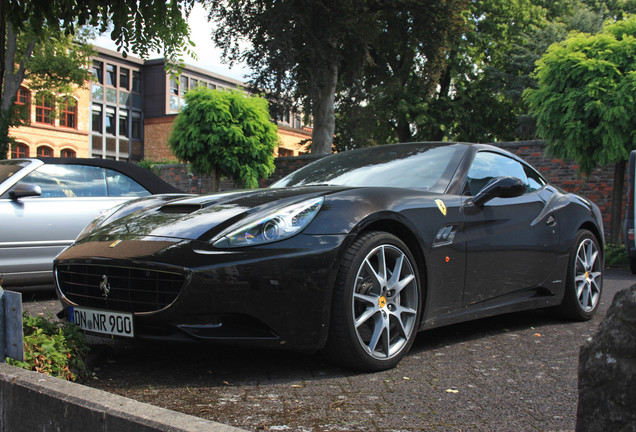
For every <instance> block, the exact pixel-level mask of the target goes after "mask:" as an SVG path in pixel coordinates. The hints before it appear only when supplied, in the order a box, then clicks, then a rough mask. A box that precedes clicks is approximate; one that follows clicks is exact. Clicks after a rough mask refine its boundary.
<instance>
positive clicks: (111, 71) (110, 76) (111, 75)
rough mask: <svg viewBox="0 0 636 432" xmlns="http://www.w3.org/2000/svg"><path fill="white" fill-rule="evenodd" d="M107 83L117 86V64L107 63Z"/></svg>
mask: <svg viewBox="0 0 636 432" xmlns="http://www.w3.org/2000/svg"><path fill="white" fill-rule="evenodd" d="M106 84H107V85H110V86H113V87H115V86H117V75H116V72H115V65H112V64H108V63H107V64H106Z"/></svg>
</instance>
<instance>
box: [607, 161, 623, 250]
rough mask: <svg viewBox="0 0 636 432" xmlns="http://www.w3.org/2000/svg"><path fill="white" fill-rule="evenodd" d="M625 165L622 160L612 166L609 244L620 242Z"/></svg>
mask: <svg viewBox="0 0 636 432" xmlns="http://www.w3.org/2000/svg"><path fill="white" fill-rule="evenodd" d="M625 164H626V162H625V161H624V160H622V161H620V162H617V163H616V165H614V188H613V190H612V210H611V219H610V233H609V234H610V239H609V243H620V242H621V231H622V220H623V198H624V197H623V191H624V190H625Z"/></svg>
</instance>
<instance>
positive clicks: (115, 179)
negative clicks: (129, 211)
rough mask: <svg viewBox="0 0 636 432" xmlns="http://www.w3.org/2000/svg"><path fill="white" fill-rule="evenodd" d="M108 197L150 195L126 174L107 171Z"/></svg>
mask: <svg viewBox="0 0 636 432" xmlns="http://www.w3.org/2000/svg"><path fill="white" fill-rule="evenodd" d="M106 182H107V183H108V195H110V196H118V197H141V196H146V195H150V192H148V191H147V190H146V189H144V187H143V186H141V185H140V184H139V183H137V182H136V181H134V180H133V179H131V178H130V177H128V176H125V175H124V174H122V173H120V172H117V171H114V170H111V169H106Z"/></svg>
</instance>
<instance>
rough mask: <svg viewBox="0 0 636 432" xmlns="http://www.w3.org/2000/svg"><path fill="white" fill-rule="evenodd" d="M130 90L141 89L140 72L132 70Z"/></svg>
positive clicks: (138, 90) (137, 90)
mask: <svg viewBox="0 0 636 432" xmlns="http://www.w3.org/2000/svg"><path fill="white" fill-rule="evenodd" d="M132 91H134V92H140V91H141V72H139V71H133V73H132Z"/></svg>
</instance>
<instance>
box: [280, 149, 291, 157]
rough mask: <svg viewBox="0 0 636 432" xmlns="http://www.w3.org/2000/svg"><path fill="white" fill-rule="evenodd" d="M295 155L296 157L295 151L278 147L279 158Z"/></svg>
mask: <svg viewBox="0 0 636 432" xmlns="http://www.w3.org/2000/svg"><path fill="white" fill-rule="evenodd" d="M293 155H294V151H293V150H290V149H286V148H284V147H278V156H279V157H285V156H293Z"/></svg>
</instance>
